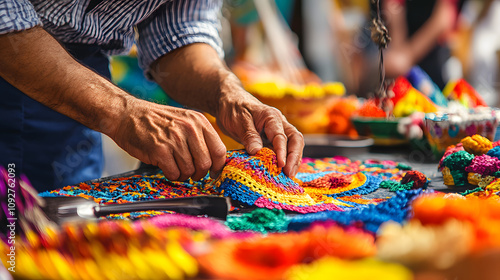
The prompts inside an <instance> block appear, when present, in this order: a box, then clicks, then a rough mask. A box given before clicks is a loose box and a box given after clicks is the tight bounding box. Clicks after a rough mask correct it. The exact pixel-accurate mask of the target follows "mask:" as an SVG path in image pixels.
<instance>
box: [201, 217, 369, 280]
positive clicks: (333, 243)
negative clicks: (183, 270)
mask: <svg viewBox="0 0 500 280" xmlns="http://www.w3.org/2000/svg"><path fill="white" fill-rule="evenodd" d="M375 252H376V247H375V242H374V237H373V235H371V234H369V233H366V232H364V231H361V230H359V229H354V228H351V229H344V228H342V227H339V226H336V225H334V224H316V225H313V226H312V227H311V228H310V229H308V230H305V231H302V232H299V233H297V232H289V233H286V234H269V235H268V236H265V237H262V236H258V237H254V238H250V239H247V240H239V239H237V240H235V239H229V240H228V239H226V240H221V241H219V242H217V243H216V245H215V246H214V248H212V250H211V252H210V253H209V254H206V255H203V256H200V257H199V258H198V260H199V262H200V265H201V267H202V268H203V269H204V271H205V273H206V274H208V275H209V276H210V277H211V278H214V279H233V280H243V279H257V280H259V279H266V280H268V279H269V280H271V279H283V277H284V275H285V273H286V272H287V271H288V269H289V268H290V267H292V266H294V265H296V264H300V263H308V262H310V261H313V260H316V259H319V258H321V257H324V256H334V257H339V258H343V259H356V258H362V257H369V256H373V255H374V254H375ZM228 267H230V268H231V269H227V268H228Z"/></svg>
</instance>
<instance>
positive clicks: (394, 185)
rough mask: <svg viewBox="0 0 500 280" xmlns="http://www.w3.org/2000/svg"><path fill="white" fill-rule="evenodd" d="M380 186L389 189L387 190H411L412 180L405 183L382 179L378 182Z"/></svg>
mask: <svg viewBox="0 0 500 280" xmlns="http://www.w3.org/2000/svg"><path fill="white" fill-rule="evenodd" d="M380 187H381V188H384V189H389V191H391V192H396V191H407V190H411V188H412V187H413V181H411V182H408V183H406V184H401V183H399V182H394V181H391V180H386V181H382V182H381V183H380Z"/></svg>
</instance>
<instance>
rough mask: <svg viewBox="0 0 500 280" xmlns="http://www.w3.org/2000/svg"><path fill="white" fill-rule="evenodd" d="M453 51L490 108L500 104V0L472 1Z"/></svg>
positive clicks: (461, 24)
mask: <svg viewBox="0 0 500 280" xmlns="http://www.w3.org/2000/svg"><path fill="white" fill-rule="evenodd" d="M457 33H458V34H457V36H455V38H454V39H455V42H454V44H453V46H454V48H453V49H452V51H453V54H454V55H455V56H457V57H458V58H459V59H460V61H461V62H462V64H463V65H464V67H463V69H464V76H465V78H466V79H467V81H469V82H470V84H471V85H472V86H473V87H474V88H475V89H476V90H477V91H478V92H479V93H480V94H481V95H482V97H483V98H484V100H485V101H486V103H487V104H488V105H489V106H496V107H498V106H499V105H500V98H499V97H498V94H499V92H500V71H499V63H500V1H499V0H484V1H469V2H467V3H466V5H465V6H464V8H463V16H462V20H461V21H460V30H459V32H457Z"/></svg>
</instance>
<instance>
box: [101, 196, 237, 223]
mask: <svg viewBox="0 0 500 280" xmlns="http://www.w3.org/2000/svg"><path fill="white" fill-rule="evenodd" d="M230 207H231V204H230V199H229V198H227V197H219V196H195V197H182V198H169V199H155V200H148V201H138V202H131V203H122V204H108V205H99V206H96V207H95V208H94V211H95V215H96V217H102V216H106V215H109V214H120V213H128V212H137V211H148V210H164V211H175V212H176V213H179V214H186V215H195V216H197V215H208V216H210V217H214V218H219V219H224V220H225V219H226V217H227V213H228V211H229V209H230Z"/></svg>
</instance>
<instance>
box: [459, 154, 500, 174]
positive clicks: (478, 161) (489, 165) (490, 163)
mask: <svg viewBox="0 0 500 280" xmlns="http://www.w3.org/2000/svg"><path fill="white" fill-rule="evenodd" d="M499 169H500V159H498V158H496V157H490V156H489V155H480V156H476V157H474V159H473V160H472V162H471V164H470V165H469V166H467V167H465V171H467V172H472V173H478V174H481V175H486V176H487V175H491V174H493V173H495V172H497V171H498V170H499Z"/></svg>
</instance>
